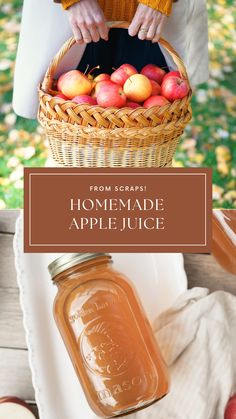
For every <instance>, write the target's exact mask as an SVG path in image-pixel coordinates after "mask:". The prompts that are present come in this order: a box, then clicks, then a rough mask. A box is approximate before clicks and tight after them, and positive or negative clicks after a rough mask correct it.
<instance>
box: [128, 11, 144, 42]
mask: <svg viewBox="0 0 236 419" xmlns="http://www.w3.org/2000/svg"><path fill="white" fill-rule="evenodd" d="M141 25H142V18H141V16H140V14H139V8H138V9H137V11H136V13H135V16H134V18H133V20H132V22H131V24H130V26H129V35H130V36H135V35H138V33H139V30H140V27H141Z"/></svg>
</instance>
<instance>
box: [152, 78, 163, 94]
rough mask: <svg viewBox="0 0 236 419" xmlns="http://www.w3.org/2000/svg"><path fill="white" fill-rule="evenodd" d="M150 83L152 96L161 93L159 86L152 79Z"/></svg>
mask: <svg viewBox="0 0 236 419" xmlns="http://www.w3.org/2000/svg"><path fill="white" fill-rule="evenodd" d="M150 82H151V85H152V96H156V95H160V94H161V86H160V85H159V84H158V83H157V82H156V81H154V80H150Z"/></svg>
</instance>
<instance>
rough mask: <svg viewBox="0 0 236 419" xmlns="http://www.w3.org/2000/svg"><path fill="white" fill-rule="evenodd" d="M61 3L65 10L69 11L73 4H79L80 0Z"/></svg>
mask: <svg viewBox="0 0 236 419" xmlns="http://www.w3.org/2000/svg"><path fill="white" fill-rule="evenodd" d="M61 3H62V6H63V8H64V9H68V8H69V7H70V6H72V5H73V4H75V3H79V0H62V2H61Z"/></svg>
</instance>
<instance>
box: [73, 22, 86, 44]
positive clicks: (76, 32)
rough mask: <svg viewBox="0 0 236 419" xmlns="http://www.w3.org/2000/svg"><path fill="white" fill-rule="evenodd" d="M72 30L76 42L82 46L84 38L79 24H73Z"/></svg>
mask: <svg viewBox="0 0 236 419" xmlns="http://www.w3.org/2000/svg"><path fill="white" fill-rule="evenodd" d="M71 28H72V32H73V35H74V37H75V40H76V42H77V43H78V44H82V43H83V42H84V41H83V36H82V33H81V30H80V28H79V27H78V25H77V23H76V22H71Z"/></svg>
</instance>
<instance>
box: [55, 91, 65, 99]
mask: <svg viewBox="0 0 236 419" xmlns="http://www.w3.org/2000/svg"><path fill="white" fill-rule="evenodd" d="M54 97H57V98H58V99H63V100H68V97H66V96H65V95H63V93H58V94H57V95H55V96H54Z"/></svg>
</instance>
